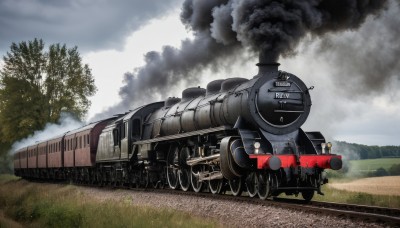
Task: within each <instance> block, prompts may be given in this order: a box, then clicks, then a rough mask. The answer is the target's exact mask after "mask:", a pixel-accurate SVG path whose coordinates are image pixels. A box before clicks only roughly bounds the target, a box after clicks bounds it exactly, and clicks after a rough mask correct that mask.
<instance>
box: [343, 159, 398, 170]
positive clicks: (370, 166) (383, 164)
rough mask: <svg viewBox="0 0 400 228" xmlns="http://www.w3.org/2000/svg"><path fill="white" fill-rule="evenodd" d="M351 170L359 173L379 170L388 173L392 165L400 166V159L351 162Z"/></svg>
mask: <svg viewBox="0 0 400 228" xmlns="http://www.w3.org/2000/svg"><path fill="white" fill-rule="evenodd" d="M349 163H350V164H349V165H350V169H351V170H352V171H358V172H367V173H368V172H373V171H376V170H377V169H379V168H383V169H385V170H386V171H388V170H389V168H390V167H391V166H392V165H395V164H400V158H378V159H365V160H351V161H349Z"/></svg>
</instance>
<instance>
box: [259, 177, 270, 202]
mask: <svg viewBox="0 0 400 228" xmlns="http://www.w3.org/2000/svg"><path fill="white" fill-rule="evenodd" d="M271 183H272V177H271V174H270V173H265V172H263V173H260V174H259V175H258V197H259V198H260V199H262V200H265V199H266V198H268V197H269V196H271Z"/></svg>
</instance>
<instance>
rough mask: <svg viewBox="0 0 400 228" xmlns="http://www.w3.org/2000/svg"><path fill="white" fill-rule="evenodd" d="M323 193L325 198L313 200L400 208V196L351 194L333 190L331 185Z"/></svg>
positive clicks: (324, 188)
mask: <svg viewBox="0 0 400 228" xmlns="http://www.w3.org/2000/svg"><path fill="white" fill-rule="evenodd" d="M322 192H323V193H324V194H325V195H324V196H321V195H318V194H316V195H314V198H313V200H316V201H328V202H337V203H350V204H362V205H370V206H379V207H390V208H400V196H395V195H375V194H368V193H363V192H350V191H346V190H339V189H336V188H333V187H331V186H329V184H328V185H324V186H323V187H322Z"/></svg>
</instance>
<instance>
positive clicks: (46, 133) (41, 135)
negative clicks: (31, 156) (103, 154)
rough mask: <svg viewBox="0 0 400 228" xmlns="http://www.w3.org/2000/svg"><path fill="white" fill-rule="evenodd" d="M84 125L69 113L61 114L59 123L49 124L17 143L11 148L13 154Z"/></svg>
mask: <svg viewBox="0 0 400 228" xmlns="http://www.w3.org/2000/svg"><path fill="white" fill-rule="evenodd" d="M83 125H84V123H83V122H80V121H79V120H77V119H75V118H73V117H72V116H71V115H69V114H68V113H61V116H60V119H59V121H58V123H47V124H46V126H45V128H44V129H43V130H40V131H35V132H34V133H33V135H31V136H29V137H28V138H25V139H22V140H20V141H18V142H15V143H14V144H13V145H12V147H11V153H12V154H13V153H15V151H17V150H18V149H20V148H23V147H28V146H31V145H33V144H36V143H38V142H41V141H45V140H49V139H51V138H54V137H56V136H59V135H62V134H63V133H65V132H68V131H71V130H74V129H77V128H79V127H81V126H83Z"/></svg>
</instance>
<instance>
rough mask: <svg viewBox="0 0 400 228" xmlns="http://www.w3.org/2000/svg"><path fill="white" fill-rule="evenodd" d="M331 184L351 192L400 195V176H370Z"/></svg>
mask: <svg viewBox="0 0 400 228" xmlns="http://www.w3.org/2000/svg"><path fill="white" fill-rule="evenodd" d="M329 186H331V187H333V188H336V189H340V190H347V191H351V192H365V193H369V194H374V195H393V196H400V176H389V177H369V178H362V179H359V180H354V181H351V182H346V183H330V184H329Z"/></svg>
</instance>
